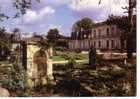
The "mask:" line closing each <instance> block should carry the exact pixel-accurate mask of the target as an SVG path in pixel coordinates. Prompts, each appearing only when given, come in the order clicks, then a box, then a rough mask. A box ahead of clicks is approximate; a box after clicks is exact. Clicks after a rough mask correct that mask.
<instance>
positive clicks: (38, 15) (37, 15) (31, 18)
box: [23, 6, 55, 23]
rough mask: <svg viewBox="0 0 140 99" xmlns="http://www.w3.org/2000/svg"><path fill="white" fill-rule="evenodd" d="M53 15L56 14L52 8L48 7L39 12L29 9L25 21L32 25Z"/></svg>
mask: <svg viewBox="0 0 140 99" xmlns="http://www.w3.org/2000/svg"><path fill="white" fill-rule="evenodd" d="M53 13H55V10H54V9H53V8H51V7H50V6H46V7H44V8H42V9H41V10H39V11H38V12H37V11H34V10H30V9H28V10H27V12H26V14H25V15H24V17H23V19H24V22H25V23H32V22H35V21H38V20H40V19H42V18H44V17H45V16H48V15H50V14H53Z"/></svg>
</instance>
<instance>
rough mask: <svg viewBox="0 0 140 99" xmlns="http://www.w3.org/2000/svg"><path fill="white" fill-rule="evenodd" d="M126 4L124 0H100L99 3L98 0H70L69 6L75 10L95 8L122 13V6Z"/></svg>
mask: <svg viewBox="0 0 140 99" xmlns="http://www.w3.org/2000/svg"><path fill="white" fill-rule="evenodd" d="M126 5H127V2H126V0H102V2H101V4H100V5H99V0H71V3H70V4H69V7H70V9H72V10H74V11H77V12H82V11H92V10H93V11H94V10H95V9H96V10H98V11H102V10H108V11H111V12H110V13H113V14H123V9H122V6H126ZM93 13H94V12H93Z"/></svg>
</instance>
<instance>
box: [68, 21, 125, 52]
mask: <svg viewBox="0 0 140 99" xmlns="http://www.w3.org/2000/svg"><path fill="white" fill-rule="evenodd" d="M90 46H94V47H95V48H97V49H101V50H117V49H121V30H120V29H119V28H118V27H117V26H116V25H107V24H106V22H102V23H97V24H96V25H95V27H94V28H93V29H92V30H91V31H87V32H84V31H82V32H81V33H74V32H73V33H72V35H71V40H69V49H73V50H75V49H81V50H88V49H89V48H90ZM125 46H126V44H125Z"/></svg>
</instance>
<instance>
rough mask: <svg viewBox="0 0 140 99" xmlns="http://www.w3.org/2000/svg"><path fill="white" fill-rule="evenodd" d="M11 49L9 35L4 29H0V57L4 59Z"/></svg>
mask: <svg viewBox="0 0 140 99" xmlns="http://www.w3.org/2000/svg"><path fill="white" fill-rule="evenodd" d="M10 47H11V42H10V34H8V33H6V30H5V28H0V57H2V58H6V56H7V55H8V54H9V51H10Z"/></svg>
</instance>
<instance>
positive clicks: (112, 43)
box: [111, 40, 114, 48]
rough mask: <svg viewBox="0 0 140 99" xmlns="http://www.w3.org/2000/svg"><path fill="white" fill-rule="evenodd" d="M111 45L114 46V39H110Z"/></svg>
mask: <svg viewBox="0 0 140 99" xmlns="http://www.w3.org/2000/svg"><path fill="white" fill-rule="evenodd" d="M111 47H112V48H114V40H111Z"/></svg>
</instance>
